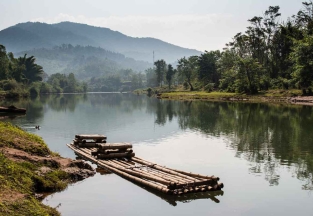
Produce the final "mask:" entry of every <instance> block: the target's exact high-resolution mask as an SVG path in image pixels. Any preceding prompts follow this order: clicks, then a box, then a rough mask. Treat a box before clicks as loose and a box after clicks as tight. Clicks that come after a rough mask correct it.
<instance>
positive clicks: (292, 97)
mask: <svg viewBox="0 0 313 216" xmlns="http://www.w3.org/2000/svg"><path fill="white" fill-rule="evenodd" d="M155 96H156V97H158V98H159V99H167V100H207V101H242V102H248V101H249V102H279V103H281V102H282V103H290V104H301V105H312V106H313V96H302V92H301V91H300V90H289V91H288V90H269V91H266V92H260V93H259V94H256V95H247V94H238V93H226V92H203V91H192V92H191V91H173V92H163V93H159V94H157V95H155Z"/></svg>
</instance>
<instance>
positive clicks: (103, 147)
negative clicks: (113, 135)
mask: <svg viewBox="0 0 313 216" xmlns="http://www.w3.org/2000/svg"><path fill="white" fill-rule="evenodd" d="M95 147H98V148H99V150H100V149H101V150H108V149H128V148H132V147H133V145H132V144H129V143H110V144H99V143H98V144H97V145H96V146H95Z"/></svg>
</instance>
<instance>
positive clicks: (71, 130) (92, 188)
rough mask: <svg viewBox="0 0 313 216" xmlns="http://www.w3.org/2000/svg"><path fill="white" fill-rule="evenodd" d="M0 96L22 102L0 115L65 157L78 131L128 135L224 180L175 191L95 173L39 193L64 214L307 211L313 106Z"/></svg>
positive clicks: (116, 138) (158, 154) (155, 153)
mask: <svg viewBox="0 0 313 216" xmlns="http://www.w3.org/2000/svg"><path fill="white" fill-rule="evenodd" d="M1 103H2V104H1V105H11V104H14V105H15V106H18V107H25V108H27V110H28V111H27V115H26V116H9V117H8V118H7V117H5V116H0V118H1V119H2V121H10V122H12V123H13V124H16V125H18V126H20V127H21V128H23V129H25V130H27V131H29V132H31V133H35V134H38V135H39V136H41V137H42V138H43V139H44V140H45V142H46V143H47V144H48V146H49V148H50V149H51V150H53V151H56V152H58V153H60V154H61V156H63V157H70V158H75V157H76V156H75V155H74V153H73V152H72V151H71V150H70V149H69V148H68V147H67V146H66V144H67V143H70V142H71V141H72V139H73V138H74V136H75V134H80V133H87V134H88V133H91V134H95V133H99V134H104V135H106V136H107V137H108V142H130V143H132V144H133V149H134V152H135V153H136V156H138V157H141V158H144V159H146V160H149V161H153V162H156V163H158V164H161V165H165V166H169V167H171V168H176V169H181V170H185V171H191V172H194V173H200V174H205V175H215V176H218V177H220V182H223V183H224V185H225V187H224V188H223V191H222V192H217V193H202V194H196V195H189V196H186V197H178V198H177V197H170V196H163V195H162V194H159V193H157V192H155V191H151V190H147V189H145V188H142V187H140V186H138V185H136V184H134V183H132V182H129V181H127V180H125V179H123V178H121V177H119V176H117V175H115V174H108V173H97V174H96V175H95V176H94V177H92V178H88V179H86V180H84V181H82V182H79V183H76V184H73V185H71V186H69V187H68V188H67V189H66V190H65V191H62V192H59V193H55V194H53V195H50V196H48V197H47V198H45V200H44V201H43V203H44V204H47V205H50V206H52V207H58V210H59V211H60V212H61V213H62V215H66V216H67V215H73V216H74V215H75V216H76V215H93V216H96V215H149V216H150V215H179V216H182V215H232V216H235V215H254V216H257V215H262V216H264V215H285V216H286V215H312V212H313V205H312V203H313V196H312V190H313V176H312V173H313V129H312V125H313V110H312V109H313V107H309V106H296V105H287V104H285V105H282V104H258V103H234V102H209V101H166V100H158V99H156V98H149V97H147V96H145V95H141V96H137V95H133V94H120V93H93V94H85V95H84V94H64V95H46V96H45V95H42V96H41V97H40V98H37V99H32V100H19V101H15V102H12V101H6V102H1ZM36 125H40V127H41V128H40V130H36V129H35V126H36Z"/></svg>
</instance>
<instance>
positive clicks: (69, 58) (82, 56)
mask: <svg viewBox="0 0 313 216" xmlns="http://www.w3.org/2000/svg"><path fill="white" fill-rule="evenodd" d="M24 54H27V55H29V56H36V61H37V63H38V64H40V65H41V66H43V68H44V71H45V72H46V73H47V74H48V75H51V74H54V73H62V74H63V73H64V74H68V73H74V74H75V76H77V77H78V78H79V79H88V78H91V77H100V76H104V75H107V74H116V73H117V72H119V71H120V70H123V69H132V70H133V71H137V72H140V71H144V70H145V69H147V68H149V67H152V64H150V63H148V62H144V61H136V60H134V59H132V58H127V57H125V56H124V55H122V54H120V53H114V52H111V51H108V50H105V49H102V48H100V47H92V46H80V45H76V46H73V45H71V44H63V45H61V46H55V47H53V48H39V49H33V50H29V51H22V52H19V53H16V56H23V55H24Z"/></svg>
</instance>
